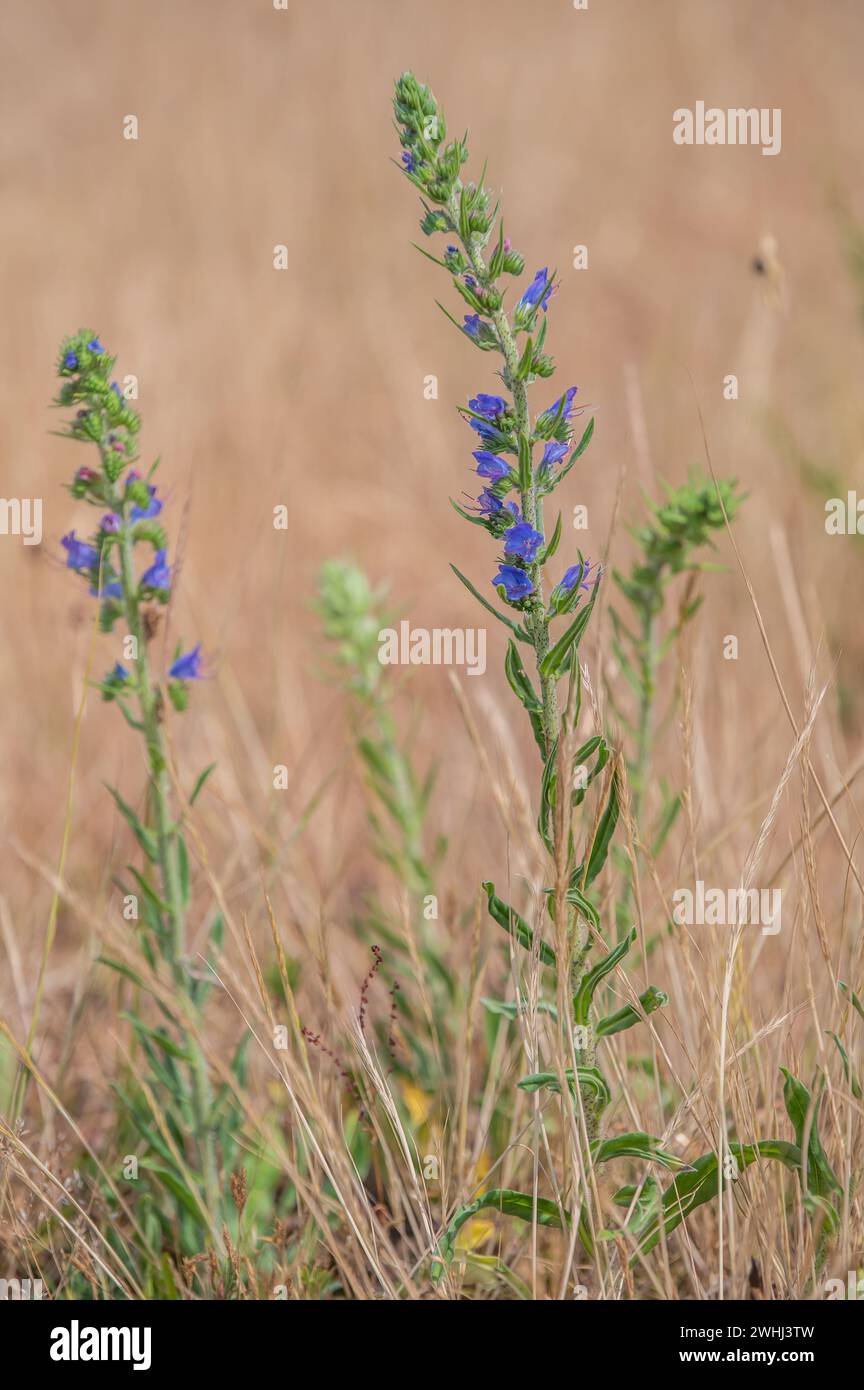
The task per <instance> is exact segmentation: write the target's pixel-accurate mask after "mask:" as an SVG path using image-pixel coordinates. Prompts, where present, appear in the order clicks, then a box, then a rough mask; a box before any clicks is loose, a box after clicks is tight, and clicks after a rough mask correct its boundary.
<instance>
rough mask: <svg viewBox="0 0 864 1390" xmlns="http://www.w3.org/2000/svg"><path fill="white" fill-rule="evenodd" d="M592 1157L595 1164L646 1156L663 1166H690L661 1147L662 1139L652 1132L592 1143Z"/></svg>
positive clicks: (647, 1159) (650, 1161)
mask: <svg viewBox="0 0 864 1390" xmlns="http://www.w3.org/2000/svg"><path fill="white" fill-rule="evenodd" d="M591 1157H592V1158H593V1160H594V1162H595V1164H600V1163H609V1162H611V1160H612V1159H613V1158H644V1159H645V1161H646V1163H659V1164H660V1166H661V1168H669V1169H671V1170H672V1171H673V1172H674V1170H675V1169H676V1168H689V1166H690V1165H689V1164H688V1163H685V1162H684V1160H683V1158H676V1156H675V1154H670V1153H667V1152H666V1150H665V1149H661V1147H660V1140H659V1139H654V1138H652V1136H651V1135H650V1134H643V1133H642V1132H641V1131H637V1132H636V1133H635V1134H619V1135H618V1137H617V1138H616V1139H602V1140H599V1141H598V1142H597V1143H595V1144H594V1145H592V1148H591Z"/></svg>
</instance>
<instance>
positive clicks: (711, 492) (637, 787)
mask: <svg viewBox="0 0 864 1390" xmlns="http://www.w3.org/2000/svg"><path fill="white" fill-rule="evenodd" d="M737 486H738V484H737V482H736V480H735V479H734V478H732V479H728V480H726V479H722V480H720V481H719V482H718V483H717V485H716V487H715V485H714V483H713V482H711V481H709V480H707V479H705V480H699V479H693V480H691V481H690V482H688V483H685V484H684V485H683V486H682V487H678V488H670V487H667V488H666V494H667V496H666V501H665V502H664V503H662V504H661V505H660V506H655V507H652V510H651V515H650V518H649V520H648V521H646V522H645V523H644V525H642V526H639V527H637V528H636V529H635V531H634V536H635V539H636V543H637V546H638V554H637V556H636V559H635V560H634V561H633V564H632V566H631V568H630V570H629V572H628V573H627V574H623V573H622V572H621V571H620V570H615V571H613V578H614V580H615V584H616V585H617V587H618V589H619V590H620V592H621V594H622V595H623V596H624V598H625V599H626V600H627V603H628V604H629V607H630V612H629V614H628V616H627V617H622V616H621V615H620V614H619V613H618V612H617V610H616V609H615V608H612V610H611V616H612V622H613V626H614V629H615V632H614V636H613V641H612V646H613V650H614V653H615V657H616V659H617V661H618V665H619V667H620V670H621V672H622V674H623V675H624V676H625V678H626V680H627V684H628V685H629V686H630V688H631V689H632V690H634V691H635V693H636V698H637V702H638V713H637V717H636V720H635V721H630V720H628V719H627V718H626V717H625V716H624V715H623V713H622V712H621V711H620V710H619V709H618V708H617V706H616V713H617V714H618V717H619V719H620V721H621V722H622V724H623V725H624V727H625V728H626V729H627V730H628V732H629V733H631V734H632V735H633V737H634V739H635V748H634V751H633V754H632V756H631V757H630V759H629V760H628V771H629V775H630V781H631V784H632V786H633V788H634V797H633V810H634V816H635V819H636V822H637V824H638V823H639V820H640V812H641V810H642V806H643V803H644V794H645V790H646V784H647V782H648V780H649V776H650V766H651V744H652V733H653V729H652V714H653V710H654V704H655V697H656V691H657V673H658V670H659V667H660V664H661V662H662V661H663V659H664V658H665V657H666V656H667V655H668V653H669V651H670V650H671V649H672V647H673V646H674V644H675V643H676V642H677V641H678V639H679V637H680V636H681V634H682V632H683V630H684V628H685V626H686V625H687V623H688V622H689V621H690V620H691V618H692V617H693V616H694V614H695V613H696V611H697V610H698V608H699V607H700V605H701V603H702V599H703V595H701V594H696V593H695V592H694V587H693V581H694V580H695V578H696V575H697V574H698V573H699V571H701V570H705V569H708V568H709V566H708V565H706V564H705V562H704V561H700V560H699V559H697V552H699V551H700V550H702V549H703V548H704V547H705V546H706V545H711V534H712V532H714V531H719V530H721V529H722V528H723V527H724V526H725V524H726V519H727V518H728V520H729V521H732V519H733V518H734V516H735V515H736V513H737V511H738V509H739V507H740V505H741V502H742V501H743V498H742V497H741V495H740V493H739V492H737V490H736V489H737ZM718 492H719V496H718ZM685 573H686V574H689V576H690V579H691V582H690V583H689V584H688V586H687V589H686V592H685V593H684V595H683V597H682V600H681V602H680V604H679V607H678V612H677V616H676V618H675V621H674V622H673V623H672V624H671V625H670V626H669V629H668V631H667V632H663V633H661V632H660V631H659V630H658V629H659V626H660V620H661V617H662V614H663V612H664V609H665V607H666V594H667V590H668V587H669V585H670V584H671V583H672V581H673V580H675V579H676V578H677V577H678V576H679V575H681V574H685ZM610 696H611V692H610Z"/></svg>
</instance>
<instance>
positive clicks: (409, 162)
mask: <svg viewBox="0 0 864 1390" xmlns="http://www.w3.org/2000/svg"><path fill="white" fill-rule="evenodd" d="M402 163H403V164H404V165H405V170H406V172H407V173H409V174H413V173H414V170H415V169H416V168H417V161H416V159H415V158H414V156H413V154H412V153H411V151H410V150H403V151H402Z"/></svg>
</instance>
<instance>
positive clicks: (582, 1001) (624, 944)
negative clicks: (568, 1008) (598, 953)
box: [573, 927, 636, 1024]
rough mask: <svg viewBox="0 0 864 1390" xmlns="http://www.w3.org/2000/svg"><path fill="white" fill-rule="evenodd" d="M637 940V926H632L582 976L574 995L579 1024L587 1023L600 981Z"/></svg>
mask: <svg viewBox="0 0 864 1390" xmlns="http://www.w3.org/2000/svg"><path fill="white" fill-rule="evenodd" d="M635 940H636V928H635V927H631V929H630V931H629V932H628V933H627V935H626V936H625V937H624V939H623V941H619V942H618V945H617V946H616V947H615V949H614V950H612V951H610V952H609V954H608V955H606V956H604V957H603V959H602V960H601V961H598V962H597V964H596V965H595V966H594V967H593V969H591V970H589V971H588V973H587V974H586V975H583V976H582V979H581V980H580V981H579V988H578V989H577V990H576V993H575V994H574V995H573V1022H574V1023H577V1024H580V1023H581V1024H587V1023H588V1019H589V1016H590V1013H591V1004H592V1002H593V999H594V991H595V990H596V988H597V986H598V985H599V983H600V981H601V980H603V979H605V977H606V976H607V975H608V974H609V973H610V971H612V970H614V969H615V967H616V965H618V964H619V962H620V961H622V960H623V959H624V957H625V956H626V954H627V952H628V951H629V950H630V947H631V946H632V945H633V942H634V941H635Z"/></svg>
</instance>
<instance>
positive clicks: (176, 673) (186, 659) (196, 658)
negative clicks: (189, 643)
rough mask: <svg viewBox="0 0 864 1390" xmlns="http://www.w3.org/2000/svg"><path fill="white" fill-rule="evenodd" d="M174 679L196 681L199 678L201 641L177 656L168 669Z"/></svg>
mask: <svg viewBox="0 0 864 1390" xmlns="http://www.w3.org/2000/svg"><path fill="white" fill-rule="evenodd" d="M168 675H169V676H172V677H173V678H174V680H175V681H197V680H200V679H201V643H200V642H199V643H198V644H197V645H196V646H194V647H193V648H192V650H191V651H188V652H184V654H183V656H178V658H177V660H176V661H175V662H174V663H173V665H172V666H171V668H170V669H169V671H168Z"/></svg>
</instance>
